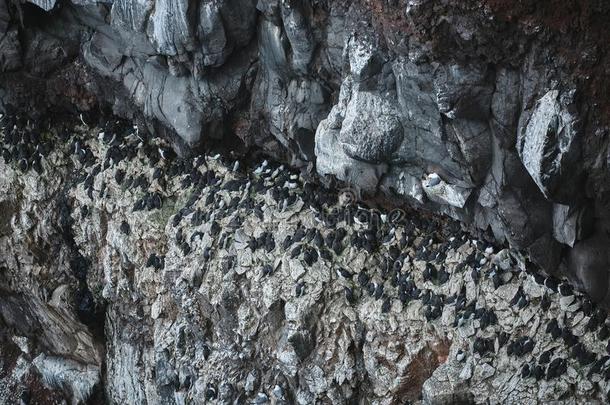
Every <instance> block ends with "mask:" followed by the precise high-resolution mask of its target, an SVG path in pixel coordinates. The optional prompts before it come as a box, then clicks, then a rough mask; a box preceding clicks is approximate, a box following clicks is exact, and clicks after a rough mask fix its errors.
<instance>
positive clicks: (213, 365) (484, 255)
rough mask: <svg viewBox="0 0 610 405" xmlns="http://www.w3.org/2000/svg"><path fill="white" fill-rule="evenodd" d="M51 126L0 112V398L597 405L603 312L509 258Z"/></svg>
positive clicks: (435, 221)
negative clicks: (561, 404) (558, 404)
mask: <svg viewBox="0 0 610 405" xmlns="http://www.w3.org/2000/svg"><path fill="white" fill-rule="evenodd" d="M63 122H64V123H65V124H66V125H65V127H64V128H61V127H57V126H55V125H49V124H48V123H46V122H43V123H41V124H40V126H36V125H35V124H32V123H31V122H30V123H29V124H28V123H27V122H26V121H25V120H13V119H12V118H11V117H4V124H5V129H4V131H3V134H2V139H3V145H4V146H3V148H2V156H1V157H0V173H2V176H1V177H0V190H2V191H1V192H0V207H2V209H1V210H0V291H2V292H3V293H2V294H1V295H0V326H2V327H1V328H0V343H2V344H0V402H2V403H18V401H19V400H23V401H24V402H25V403H28V402H33V403H61V401H62V400H63V399H65V400H67V401H68V402H71V403H79V402H82V401H85V400H89V401H90V402H92V403H101V402H103V401H106V402H108V403H128V404H144V403H149V404H158V403H163V404H187V403H189V404H190V403H195V404H197V403H225V404H230V403H255V404H264V403H268V402H271V403H277V404H288V403H299V404H311V403H378V404H390V403H404V402H405V401H408V402H413V403H415V402H420V401H421V402H423V403H430V404H452V403H471V402H474V403H521V404H529V403H532V404H533V403H549V402H553V401H558V400H562V401H566V403H583V402H587V403H591V402H595V401H604V400H606V398H607V394H608V391H609V390H610V382H609V381H610V357H609V356H608V355H607V354H606V353H607V350H608V349H607V346H608V343H609V342H608V339H609V338H610V329H609V326H608V325H607V323H606V317H607V315H606V312H605V311H603V310H601V309H599V308H597V307H596V306H595V305H594V304H592V302H591V301H590V300H589V299H588V298H586V297H584V296H582V295H581V294H579V293H577V292H575V291H574V290H573V289H572V287H571V286H570V285H569V284H567V283H565V282H560V281H559V280H558V279H556V278H554V277H547V276H544V275H542V274H541V273H539V272H537V271H536V269H535V268H534V266H533V265H531V263H528V262H527V261H526V260H524V258H523V257H522V256H521V255H520V254H517V253H515V252H513V251H511V250H509V249H499V248H496V247H494V246H493V245H491V244H489V243H487V242H485V241H482V240H477V239H474V238H472V237H470V236H469V235H468V234H467V233H465V232H463V231H462V230H461V229H460V226H459V224H458V223H457V222H455V221H451V220H448V219H441V218H438V217H428V216H422V214H421V213H418V212H415V211H399V210H393V211H391V212H388V211H387V210H385V209H373V208H371V207H367V206H365V205H362V204H361V203H356V202H355V201H354V197H355V196H354V195H352V194H350V193H348V192H342V193H341V194H340V195H337V194H336V193H331V192H327V191H325V190H324V189H321V188H318V187H317V186H315V185H314V184H313V183H311V182H309V181H307V180H306V179H305V178H303V177H302V176H300V175H299V174H297V173H295V172H292V171H290V170H288V169H286V168H285V167H284V166H280V165H279V164H277V163H273V162H268V161H262V160H261V159H256V160H251V161H249V162H244V161H240V160H234V159H230V158H224V157H222V156H220V155H215V156H212V155H211V154H208V155H200V156H197V157H194V158H188V159H176V158H175V157H173V156H171V153H170V150H169V149H168V148H167V144H166V143H165V142H164V141H162V140H161V139H160V138H152V137H149V136H148V135H147V133H146V132H145V131H143V130H141V129H140V128H139V127H138V126H132V125H128V124H127V123H125V122H121V121H106V122H100V124H99V126H98V127H95V128H94V127H92V126H91V128H88V127H87V125H85V124H84V123H83V122H81V120H80V119H78V120H77V121H76V122H77V124H78V126H77V127H76V128H74V127H72V125H73V122H72V121H67V120H63ZM89 125H92V123H91V122H90V123H89ZM49 128H50V129H49ZM428 181H429V182H432V183H434V182H436V181H438V179H435V178H430V179H428ZM438 184H441V183H437V184H436V185H431V186H430V187H436V186H438ZM575 252H578V250H576V249H575ZM587 257H590V255H588V256H587Z"/></svg>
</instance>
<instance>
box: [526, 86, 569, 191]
mask: <svg viewBox="0 0 610 405" xmlns="http://www.w3.org/2000/svg"><path fill="white" fill-rule="evenodd" d="M578 133H579V127H578V118H577V116H575V115H574V114H573V113H572V112H569V111H568V110H567V109H566V107H564V106H563V105H562V104H561V103H560V92H559V90H550V91H548V92H547V93H546V94H545V95H544V96H543V97H542V98H540V100H538V102H537V103H536V106H535V108H534V110H533V112H532V115H531V117H530V118H529V119H528V120H527V122H524V123H523V124H522V125H521V130H520V132H519V137H518V151H519V156H520V157H521V160H522V161H523V165H524V166H525V168H526V169H527V171H528V173H529V174H530V176H532V178H533V179H534V181H535V182H536V184H537V185H538V187H539V188H540V191H542V193H543V194H544V195H545V196H546V197H547V198H549V199H551V200H553V201H556V202H564V201H571V200H573V199H574V195H573V194H574V193H577V192H578V189H577V182H578V171H577V169H576V168H575V167H574V166H575V165H576V164H577V161H578V158H579V154H580V145H579V135H578ZM568 173H569V174H568Z"/></svg>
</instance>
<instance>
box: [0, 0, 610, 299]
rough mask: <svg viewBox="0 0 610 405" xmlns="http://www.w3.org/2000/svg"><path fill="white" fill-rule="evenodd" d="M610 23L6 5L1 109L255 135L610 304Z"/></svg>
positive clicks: (598, 7) (521, 15) (390, 4)
mask: <svg viewBox="0 0 610 405" xmlns="http://www.w3.org/2000/svg"><path fill="white" fill-rule="evenodd" d="M34 4H35V5H37V6H38V7H36V6H34ZM608 16H609V7H608V6H607V5H605V4H604V3H603V2H599V1H593V0H591V1H584V2H582V1H568V2H565V1H561V2H557V3H556V4H555V3H553V2H545V3H544V4H542V3H540V2H537V1H525V2H519V3H518V4H516V5H515V4H512V2H503V1H499V0H494V1H486V2H483V3H481V2H479V1H461V2H449V1H442V2H434V1H423V0H417V1H398V0H397V1H355V2H354V1H339V0H337V1H330V0H326V1H322V0H320V1H313V2H310V1H298V0H286V1H274V0H260V1H258V2H256V1H254V0H223V1H203V2H188V1H186V0H181V1H177V2H175V1H171V2H170V1H164V0H159V1H147V2H130V1H116V2H95V1H90V0H79V1H77V2H75V3H74V4H71V3H69V2H61V3H59V2H56V1H53V0H44V1H43V0H40V1H39V0H34V1H32V2H31V4H29V3H27V4H24V5H15V4H12V3H10V2H6V3H5V2H3V3H2V4H1V5H0V32H1V33H2V35H3V36H2V42H1V43H0V49H1V53H2V65H1V68H2V70H3V71H4V72H5V73H4V74H3V78H2V89H3V91H2V93H1V100H2V105H3V106H4V108H7V107H9V106H13V107H17V108H19V107H21V108H23V106H29V107H34V106H38V107H39V108H40V106H48V105H49V104H51V105H55V106H57V105H73V106H76V107H78V108H80V109H81V110H82V109H85V110H87V109H92V108H94V107H95V106H96V105H97V106H99V105H110V106H112V108H113V109H114V111H115V112H116V113H118V114H121V115H124V116H135V115H141V116H142V117H143V119H144V120H146V121H147V124H148V125H149V127H150V128H151V129H152V128H154V130H155V131H156V132H158V133H166V134H169V135H170V136H172V135H177V136H175V137H174V138H173V139H174V142H175V144H176V146H177V147H179V149H180V150H181V151H182V153H188V152H189V150H191V149H192V148H193V147H196V146H197V145H199V144H201V143H202V142H206V141H210V140H218V139H225V140H226V139H230V140H231V142H237V140H241V141H242V142H243V144H244V145H245V146H247V147H256V148H259V149H262V150H264V151H266V152H268V153H271V154H272V155H274V156H277V157H280V158H282V159H284V160H287V161H289V162H291V164H292V165H294V166H307V165H309V164H313V165H314V166H315V169H316V170H317V172H318V173H319V174H320V175H332V176H335V177H337V178H339V179H341V180H344V181H346V182H348V183H350V184H352V185H353V186H355V187H357V188H359V189H361V190H364V191H366V192H369V193H384V194H385V195H391V196H394V197H397V198H398V201H407V202H409V203H411V204H414V205H418V206H423V207H426V208H428V209H431V210H434V211H437V212H443V213H447V214H449V215H451V216H452V217H454V218H458V219H460V220H461V221H463V222H466V223H468V224H471V225H473V226H475V227H477V228H479V229H482V230H485V231H487V232H489V233H490V234H493V235H494V236H495V237H496V239H497V240H498V241H508V242H509V243H510V244H511V245H512V246H515V247H517V248H520V249H525V250H527V251H528V252H529V253H530V255H531V257H532V258H533V259H534V260H535V261H536V262H538V263H539V264H540V265H542V266H543V267H544V268H546V269H547V271H549V272H553V273H556V272H558V269H559V268H560V267H562V268H563V269H564V270H566V272H567V273H568V274H570V276H571V277H572V278H573V281H574V282H576V283H578V284H579V285H581V286H582V287H583V288H585V289H586V290H587V291H588V292H589V293H591V294H592V295H593V296H594V297H595V298H596V299H598V300H603V299H605V297H606V292H607V284H608V277H607V274H606V273H607V270H604V269H605V268H606V267H607V263H608V258H607V257H605V255H600V254H598V253H599V252H597V251H598V250H599V249H598V247H599V246H604V245H605V244H607V239H606V237H607V229H608V218H607V212H608V205H607V204H608V185H609V180H608V178H609V177H608V167H607V166H608V160H609V156H610V155H609V152H608V133H607V131H608V127H607V122H608V117H609V116H610V115H609V114H610V111H609V110H608V106H609V105H610V103H608V98H607V97H608V96H607V94H610V91H609V90H610V89H609V88H608V83H609V81H608V80H607V78H608V72H607V66H608V65H609V63H608V62H609V56H608V52H607V51H608V50H607V44H606V39H607V38H608V34H609V32H608V27H607V24H606V21H607V19H608ZM31 109H32V110H35V108H31ZM140 113H141V114H140ZM595 252H597V253H595ZM601 256H604V257H601ZM562 259H563V262H562V263H561V264H560V261H561V260H562Z"/></svg>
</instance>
